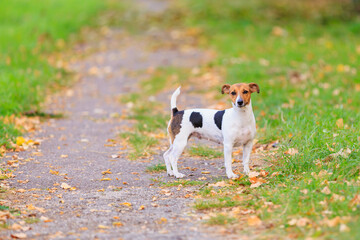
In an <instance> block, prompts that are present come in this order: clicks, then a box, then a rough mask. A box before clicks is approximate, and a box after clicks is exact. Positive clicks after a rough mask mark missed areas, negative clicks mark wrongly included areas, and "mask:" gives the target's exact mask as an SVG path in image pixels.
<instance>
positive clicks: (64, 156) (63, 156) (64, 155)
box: [60, 154, 68, 158]
mask: <svg viewBox="0 0 360 240" xmlns="http://www.w3.org/2000/svg"><path fill="white" fill-rule="evenodd" d="M60 157H62V158H67V157H68V155H66V154H61V156H60Z"/></svg>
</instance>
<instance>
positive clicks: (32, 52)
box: [0, 0, 112, 145]
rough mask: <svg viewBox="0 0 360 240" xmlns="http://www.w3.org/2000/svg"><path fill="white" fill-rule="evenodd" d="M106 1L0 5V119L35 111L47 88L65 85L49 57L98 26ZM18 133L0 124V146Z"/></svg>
mask: <svg viewBox="0 0 360 240" xmlns="http://www.w3.org/2000/svg"><path fill="white" fill-rule="evenodd" d="M111 4H112V3H111V2H110V1H101V0H89V1H85V2H82V3H81V4H80V3H78V2H76V1H71V0H61V1H60V0H49V1H42V0H33V1H28V0H27V1H20V0H14V1H1V2H0V22H1V24H0V72H1V74H0V98H1V101H0V116H5V115H11V114H21V113H23V112H26V111H30V110H39V104H40V103H41V102H42V101H43V100H44V97H45V95H46V93H47V90H49V87H50V86H54V85H58V84H64V82H65V80H66V78H67V74H66V72H65V71H64V69H63V68H62V67H63V66H62V64H58V66H54V64H50V63H49V60H48V58H49V56H50V55H51V54H54V53H57V52H60V51H65V50H67V49H68V48H69V46H70V45H71V43H74V42H75V41H77V40H79V38H78V37H79V35H78V32H79V30H80V29H81V28H82V27H84V26H99V23H98V18H97V17H98V16H99V13H100V12H101V11H103V10H106V9H108V8H110V6H111ZM17 134H19V131H16V130H14V128H13V126H10V125H9V124H3V123H1V120H0V145H3V144H8V143H9V139H13V138H14V136H16V135H17Z"/></svg>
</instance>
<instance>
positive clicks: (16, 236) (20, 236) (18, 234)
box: [10, 233, 27, 239]
mask: <svg viewBox="0 0 360 240" xmlns="http://www.w3.org/2000/svg"><path fill="white" fill-rule="evenodd" d="M10 236H11V237H12V238H17V239H24V238H26V237H27V235H26V234H25V233H13V234H11V235H10Z"/></svg>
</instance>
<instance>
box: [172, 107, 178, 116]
mask: <svg viewBox="0 0 360 240" xmlns="http://www.w3.org/2000/svg"><path fill="white" fill-rule="evenodd" d="M178 111H179V109H177V107H174V108H173V109H172V114H173V116H174V115H175V113H177V112H178Z"/></svg>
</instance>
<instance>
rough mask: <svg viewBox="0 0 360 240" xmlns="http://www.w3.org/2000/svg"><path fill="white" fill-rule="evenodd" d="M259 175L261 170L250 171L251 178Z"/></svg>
mask: <svg viewBox="0 0 360 240" xmlns="http://www.w3.org/2000/svg"><path fill="white" fill-rule="evenodd" d="M259 175H260V173H259V172H253V171H251V172H249V178H253V177H257V176H259Z"/></svg>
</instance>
